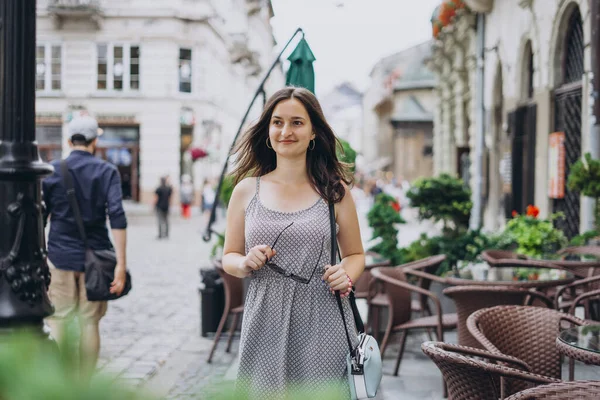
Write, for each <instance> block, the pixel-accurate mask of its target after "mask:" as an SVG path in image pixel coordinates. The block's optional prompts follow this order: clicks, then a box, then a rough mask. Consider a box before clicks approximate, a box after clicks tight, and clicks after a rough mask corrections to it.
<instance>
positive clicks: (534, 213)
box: [527, 204, 540, 218]
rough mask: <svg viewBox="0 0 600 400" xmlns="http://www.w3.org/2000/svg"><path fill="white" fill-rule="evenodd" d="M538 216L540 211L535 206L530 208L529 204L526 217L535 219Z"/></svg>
mask: <svg viewBox="0 0 600 400" xmlns="http://www.w3.org/2000/svg"><path fill="white" fill-rule="evenodd" d="M539 214H540V209H539V208H537V207H536V206H532V205H531V204H530V205H528V206H527V216H528V217H533V218H537V216H538V215H539Z"/></svg>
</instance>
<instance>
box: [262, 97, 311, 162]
mask: <svg viewBox="0 0 600 400" xmlns="http://www.w3.org/2000/svg"><path fill="white" fill-rule="evenodd" d="M314 138H315V134H314V133H313V127H312V123H311V122H310V118H309V116H308V113H307V112H306V108H304V105H303V104H302V103H301V102H300V101H299V100H296V99H293V98H292V99H288V100H283V101H281V102H279V104H277V105H276V106H275V109H274V110H273V115H272V116H271V121H270V123H269V140H270V142H271V147H273V151H275V152H276V153H277V154H278V155H280V156H284V157H298V156H302V155H305V154H306V152H307V150H308V147H309V144H310V141H311V140H312V139H314ZM310 146H311V147H312V145H310Z"/></svg>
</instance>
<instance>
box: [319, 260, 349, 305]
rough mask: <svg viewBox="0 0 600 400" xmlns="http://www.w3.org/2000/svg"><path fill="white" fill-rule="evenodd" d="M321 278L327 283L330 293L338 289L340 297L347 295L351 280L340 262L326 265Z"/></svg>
mask: <svg viewBox="0 0 600 400" xmlns="http://www.w3.org/2000/svg"><path fill="white" fill-rule="evenodd" d="M322 279H323V281H324V282H325V283H327V284H328V285H329V290H330V291H331V292H332V293H333V292H335V291H340V294H341V295H342V297H346V296H347V295H349V294H350V291H351V290H352V282H351V281H350V278H349V277H348V274H347V273H346V271H345V270H344V267H342V265H341V264H336V265H333V266H331V265H326V266H325V273H324V274H323V278H322Z"/></svg>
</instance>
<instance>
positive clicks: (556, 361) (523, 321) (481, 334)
mask: <svg viewBox="0 0 600 400" xmlns="http://www.w3.org/2000/svg"><path fill="white" fill-rule="evenodd" d="M563 323H568V324H572V325H578V326H580V325H587V323H586V321H584V320H582V319H579V318H577V317H574V316H572V315H568V314H565V313H561V312H559V311H555V310H551V309H546V308H540V307H524V306H497V307H491V308H486V309H483V310H479V311H475V312H474V313H473V314H471V316H469V318H468V319H467V328H468V329H469V333H471V335H473V337H475V339H477V341H479V343H481V345H482V346H483V347H484V348H485V349H486V350H488V351H491V352H492V353H496V354H504V355H508V356H513V357H516V358H518V359H520V360H522V361H524V362H525V363H526V364H527V365H529V367H530V370H529V371H530V372H534V373H536V374H540V375H545V376H549V377H552V378H556V379H561V375H562V374H561V370H562V368H561V366H562V363H561V355H560V353H559V352H558V350H557V349H556V345H555V341H556V338H557V337H558V335H559V334H560V331H561V330H562V329H564V328H565V326H563V325H562V324H563ZM561 328H562V329H561ZM570 379H571V380H572V379H573V376H571V377H570ZM520 385H521V386H520ZM510 386H511V390H510V393H515V392H518V391H520V390H523V389H525V387H523V386H522V382H514V384H513V382H511V385H510Z"/></svg>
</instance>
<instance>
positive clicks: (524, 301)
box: [443, 285, 552, 348]
mask: <svg viewBox="0 0 600 400" xmlns="http://www.w3.org/2000/svg"><path fill="white" fill-rule="evenodd" d="M443 293H444V294H445V295H446V296H448V297H450V298H451V299H453V300H454V303H455V304H456V314H457V315H458V325H457V332H458V344H460V345H463V346H470V347H474V348H481V345H480V344H479V342H478V341H477V340H476V339H475V338H474V337H473V336H472V335H471V334H470V333H469V330H468V329H467V318H469V316H470V315H471V314H472V313H474V312H475V311H477V310H481V309H482V308H488V307H494V306H502V305H528V304H531V302H533V301H534V300H536V299H537V300H540V301H541V302H543V303H545V304H547V305H548V306H549V307H550V308H552V300H550V299H549V298H548V297H546V296H545V295H543V294H542V293H540V292H536V291H534V290H529V289H523V288H507V287H505V286H474V285H469V286H455V287H450V288H448V289H444V292H443Z"/></svg>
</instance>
